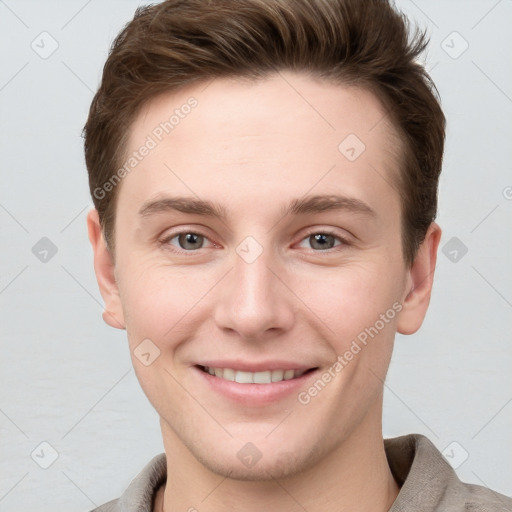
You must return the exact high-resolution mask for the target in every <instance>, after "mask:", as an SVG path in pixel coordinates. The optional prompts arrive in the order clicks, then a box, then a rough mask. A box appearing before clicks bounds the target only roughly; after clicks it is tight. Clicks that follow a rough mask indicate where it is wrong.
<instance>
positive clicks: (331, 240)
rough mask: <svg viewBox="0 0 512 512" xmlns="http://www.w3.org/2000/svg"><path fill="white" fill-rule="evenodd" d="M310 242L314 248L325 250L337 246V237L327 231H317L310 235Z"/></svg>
mask: <svg viewBox="0 0 512 512" xmlns="http://www.w3.org/2000/svg"><path fill="white" fill-rule="evenodd" d="M309 242H310V244H311V247H312V248H313V249H317V250H320V251H323V250H326V249H332V248H333V247H334V246H335V243H336V237H335V236H333V235H329V234H327V233H317V234H314V235H310V236H309Z"/></svg>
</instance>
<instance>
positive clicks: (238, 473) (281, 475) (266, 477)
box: [190, 446, 322, 482]
mask: <svg viewBox="0 0 512 512" xmlns="http://www.w3.org/2000/svg"><path fill="white" fill-rule="evenodd" d="M190 451H191V452H192V453H193V455H194V457H195V458H196V459H197V460H198V461H199V462H200V463H201V464H202V465H203V466H204V467H205V468H207V469H208V470H209V471H211V472H212V473H215V474H216V475H219V476H222V477H225V478H230V479H232V480H238V481H245V482H256V481H257V482H267V481H273V480H276V479H285V478H289V477H293V476H296V475H298V474H300V473H303V472H305V471H307V470H308V469H310V468H311V467H312V466H314V465H315V464H316V463H317V462H318V461H319V460H320V459H321V458H322V453H321V451H320V449H317V448H316V447H314V446H312V447H310V449H309V450H305V449H304V451H302V452H299V451H295V452H285V451H283V452H276V451H275V450H268V451H266V450H263V451H262V452H260V454H261V458H259V459H258V460H256V461H255V462H253V463H252V464H251V463H250V462H248V463H244V462H243V461H242V460H243V454H244V452H243V448H242V449H241V450H239V451H238V453H237V456H235V457H232V456H226V457H225V458H224V459H223V458H222V457H219V456H218V453H215V454H212V453H210V454H208V455H207V456H205V455H204V454H202V453H197V451H198V450H197V448H195V449H192V450H190ZM240 452H242V453H241V454H240V458H239V456H238V454H239V453H240Z"/></svg>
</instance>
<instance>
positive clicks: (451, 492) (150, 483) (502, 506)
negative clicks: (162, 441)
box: [91, 434, 512, 512]
mask: <svg viewBox="0 0 512 512" xmlns="http://www.w3.org/2000/svg"><path fill="white" fill-rule="evenodd" d="M384 448H385V451H386V457H387V460H388V464H389V467H390V469H391V472H392V473H393V476H394V478H395V480H396V481H397V483H398V485H399V486H400V492H399V494H398V496H397V498H396V500H395V501H394V503H393V505H392V506H391V508H390V509H389V512H441V511H442V512H512V498H509V497H507V496H505V495H503V494H499V493H497V492H495V491H492V490H490V489H488V488H487V487H482V486H480V485H473V484H467V483H464V482H461V481H460V480H459V478H458V477H457V474H456V473H455V471H454V470H453V468H452V467H451V466H450V464H448V462H447V461H446V460H445V458H444V457H443V455H442V454H441V452H439V450H438V449H437V448H436V447H435V446H434V445H433V444H432V442H431V441H429V439H428V438H426V437H425V436H423V435H421V434H409V435H406V436H400V437H394V438H390V439H384ZM166 476H167V466H166V457H165V454H164V453H162V454H160V455H157V456H156V457H154V458H153V459H152V460H151V461H150V462H149V463H148V464H147V466H146V467H145V468H144V469H143V470H142V471H141V472H140V473H139V474H138V475H137V476H136V477H135V478H134V479H133V480H132V482H131V483H130V485H129V486H128V488H127V489H126V491H125V492H124V493H123V495H122V496H121V497H120V498H119V499H115V500H113V501H109V502H108V503H106V504H104V505H102V506H101V507H98V508H96V509H94V510H93V511H91V512H152V511H153V503H154V498H155V494H156V491H157V490H158V488H159V487H160V485H161V484H162V483H163V482H164V481H165V480H166Z"/></svg>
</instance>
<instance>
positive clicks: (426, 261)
mask: <svg viewBox="0 0 512 512" xmlns="http://www.w3.org/2000/svg"><path fill="white" fill-rule="evenodd" d="M440 240H441V228H440V227H439V226H438V225H437V224H436V223H435V222H432V223H431V224H430V226H429V228H428V230H427V234H426V235H425V239H424V241H423V243H422V244H421V245H420V247H419V249H418V252H417V254H416V258H415V259H414V262H413V264H412V265H411V267H410V268H409V270H408V275H407V282H406V286H405V289H404V298H403V301H402V306H403V308H402V310H401V311H400V315H399V316H398V321H397V331H398V332H399V333H401V334H413V333H415V332H416V331H417V330H418V329H419V328H420V327H421V324H422V323H423V320H424V318H425V315H426V313H427V309H428V305H429V303H430V296H431V294H432V285H433V282H434V270H435V267H436V261H437V249H438V247H439V241H440Z"/></svg>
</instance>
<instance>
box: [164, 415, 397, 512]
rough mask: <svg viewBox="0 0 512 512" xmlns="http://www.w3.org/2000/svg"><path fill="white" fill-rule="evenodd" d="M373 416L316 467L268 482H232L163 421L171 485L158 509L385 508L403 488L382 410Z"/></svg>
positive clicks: (313, 511) (378, 511) (288, 511)
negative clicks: (390, 456)
mask: <svg viewBox="0 0 512 512" xmlns="http://www.w3.org/2000/svg"><path fill="white" fill-rule="evenodd" d="M375 413H376V414H375ZM371 416H372V415H371V414H370V413H369V414H368V415H367V417H366V418H365V419H364V420H363V421H362V423H361V424H360V425H359V426H358V428H357V430H356V431H355V432H353V433H352V434H351V435H350V436H349V437H347V438H346V439H345V440H344V441H343V443H341V444H340V445H339V446H337V447H336V449H335V450H332V451H331V452H330V453H329V454H328V455H327V456H326V457H324V458H323V459H322V460H321V461H320V462H319V463H318V464H317V465H315V466H313V467H311V468H309V469H307V470H305V471H303V472H301V473H298V474H295V475H293V476H289V477H286V478H281V479H279V480H276V479H271V480H267V481H240V480H233V479H230V478H228V477H227V476H221V475H217V474H215V473H213V472H211V471H209V470H208V469H207V468H205V467H204V466H203V465H202V464H201V463H200V462H198V461H197V460H196V459H195V457H194V456H193V455H192V454H191V453H190V452H189V451H188V449H187V448H186V447H185V446H184V445H183V444H182V443H181V441H180V440H179V438H177V437H176V435H175V433H174V432H173V431H172V430H171V429H170V428H169V426H168V425H167V424H166V423H165V422H164V421H162V433H163V438H164V446H165V451H166V455H167V461H168V464H167V483H166V484H165V486H162V488H161V489H160V491H159V493H158V495H157V499H156V502H155V512H162V511H164V512H174V511H176V510H183V511H190V512H194V511H195V512H197V511H200V512H221V511H225V510H226V509H232V510H244V511H245V512H260V511H261V510H262V509H265V508H267V509H268V510H281V511H284V512H295V511H303V510H308V511H309V512H317V511H322V512H334V511H340V510H351V511H357V512H370V511H371V512H387V511H388V510H389V509H390V507H391V505H392V503H393V502H394V501H395V499H396V497H397V495H398V493H399V490H400V489H399V487H398V485H397V483H396V482H395V480H394V478H393V475H392V473H391V470H390V469H389V465H388V462H387V458H386V453H385V450H384V443H383V439H382V427H381V420H380V418H381V416H380V411H374V414H373V416H374V417H371Z"/></svg>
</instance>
